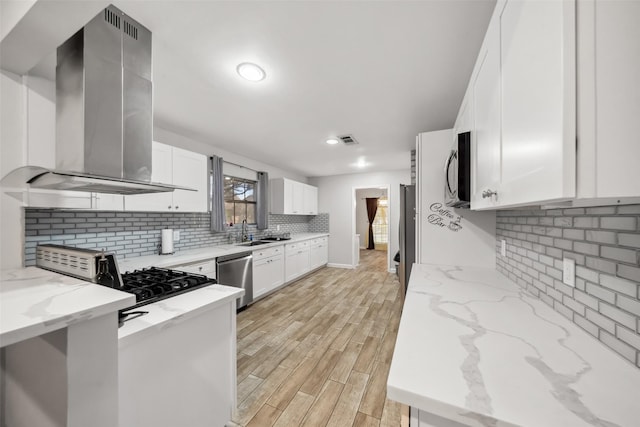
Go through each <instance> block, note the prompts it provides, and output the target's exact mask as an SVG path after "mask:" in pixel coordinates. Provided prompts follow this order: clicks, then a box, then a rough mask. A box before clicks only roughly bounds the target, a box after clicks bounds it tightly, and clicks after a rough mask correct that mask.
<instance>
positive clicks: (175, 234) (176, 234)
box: [173, 230, 180, 242]
mask: <svg viewBox="0 0 640 427" xmlns="http://www.w3.org/2000/svg"><path fill="white" fill-rule="evenodd" d="M173 241H174V242H179V241H180V230H173Z"/></svg>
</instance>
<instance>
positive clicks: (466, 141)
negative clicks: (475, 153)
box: [444, 132, 471, 208]
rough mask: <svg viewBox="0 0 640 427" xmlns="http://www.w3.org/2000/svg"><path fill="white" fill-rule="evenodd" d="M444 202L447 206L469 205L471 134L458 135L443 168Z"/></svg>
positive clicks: (463, 206) (462, 206) (466, 206)
mask: <svg viewBox="0 0 640 427" xmlns="http://www.w3.org/2000/svg"><path fill="white" fill-rule="evenodd" d="M444 176H445V180H444V201H445V204H446V205H447V206H451V207H454V208H468V207H469V206H470V204H471V133H470V132H464V133H460V134H458V137H457V141H456V142H455V144H454V147H453V149H452V150H451V153H450V154H449V157H448V158H447V162H446V163H445V166H444Z"/></svg>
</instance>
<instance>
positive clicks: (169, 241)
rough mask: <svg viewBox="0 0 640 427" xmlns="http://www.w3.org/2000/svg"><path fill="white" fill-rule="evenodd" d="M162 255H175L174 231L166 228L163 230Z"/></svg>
mask: <svg viewBox="0 0 640 427" xmlns="http://www.w3.org/2000/svg"><path fill="white" fill-rule="evenodd" d="M160 253H161V254H172V253H173V230H172V229H170V228H166V229H164V230H162V249H161V252H160Z"/></svg>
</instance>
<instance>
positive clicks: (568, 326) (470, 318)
mask: <svg viewBox="0 0 640 427" xmlns="http://www.w3.org/2000/svg"><path fill="white" fill-rule="evenodd" d="M639 391H640V370H639V369H638V368H637V367H636V366H634V365H632V364H631V363H629V362H628V361H627V360H625V359H623V358H622V357H620V356H619V355H617V354H616V353H614V352H613V351H611V350H609V349H608V348H606V347H605V346H604V345H602V343H600V342H598V341H597V340H596V339H595V338H594V337H592V336H590V335H589V334H587V333H586V332H585V331H583V330H582V329H580V328H578V327H577V326H576V325H575V324H573V323H572V322H570V321H569V320H568V319H566V318H564V317H562V316H561V315H560V314H559V313H557V312H556V311H554V310H553V309H552V308H550V307H549V306H547V305H546V304H544V303H543V302H542V301H540V300H539V299H537V298H536V297H534V296H532V295H530V294H528V293H526V292H525V291H524V290H523V289H522V288H520V287H519V286H517V285H516V284H514V283H513V282H511V281H510V280H509V279H507V278H506V277H504V276H502V275H501V274H499V273H498V272H496V271H495V270H492V269H480V268H467V267H464V268H461V267H455V266H438V265H418V264H415V265H414V266H413V270H412V273H411V279H410V281H409V288H408V290H407V295H406V300H405V304H404V309H403V313H402V319H401V322H400V328H399V331H398V338H397V341H396V347H395V350H394V355H393V361H392V364H391V369H390V372H389V377H388V381H387V395H388V397H389V398H390V399H393V400H396V401H398V402H402V403H404V404H407V405H409V406H411V408H412V415H411V417H412V426H413V425H416V426H439V427H445V426H446V427H455V426H462V425H465V426H563V427H567V426H634V425H638V420H640V405H638V396H639V394H638V393H639Z"/></svg>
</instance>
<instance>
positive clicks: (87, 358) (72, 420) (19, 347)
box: [0, 267, 135, 427]
mask: <svg viewBox="0 0 640 427" xmlns="http://www.w3.org/2000/svg"><path fill="white" fill-rule="evenodd" d="M134 303H135V297H134V296H133V295H130V294H126V293H124V292H119V291H116V290H113V289H110V288H106V287H104V286H100V285H94V284H92V283H87V282H85V281H82V280H79V279H74V278H71V277H67V276H63V275H61V274H57V273H52V272H50V271H46V270H42V269H40V268H36V267H28V268H21V269H12V270H2V271H0V345H1V346H2V359H3V363H2V373H1V375H2V379H1V381H0V386H1V387H2V391H1V398H2V411H1V412H2V415H1V416H0V418H2V419H1V420H0V423H1V424H2V425H6V426H39V427H48V426H69V427H74V426H77V427H84V426H89V425H91V426H95V427H113V426H114V425H117V422H118V416H117V411H114V408H116V407H117V404H118V364H117V355H118V341H117V338H118V336H117V334H118V310H119V309H123V308H125V307H128V306H131V305H132V304H134Z"/></svg>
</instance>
